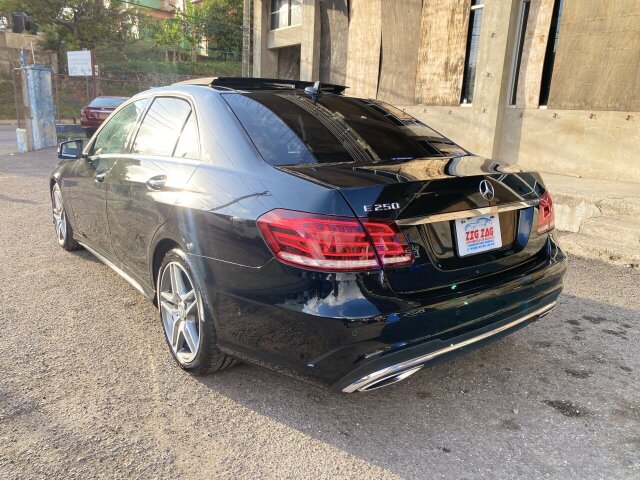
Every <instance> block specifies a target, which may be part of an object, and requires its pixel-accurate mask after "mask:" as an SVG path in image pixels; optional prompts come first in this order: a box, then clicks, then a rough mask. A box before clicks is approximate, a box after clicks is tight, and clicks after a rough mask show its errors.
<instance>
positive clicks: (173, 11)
mask: <svg viewBox="0 0 640 480" xmlns="http://www.w3.org/2000/svg"><path fill="white" fill-rule="evenodd" d="M119 1H120V3H126V4H127V5H133V6H134V7H141V8H146V9H148V10H154V11H156V12H162V13H169V14H171V13H173V14H175V13H176V12H177V10H164V9H162V8H156V7H150V6H148V5H141V4H139V3H135V2H130V1H127V0H119ZM186 1H190V0H186ZM172 6H174V7H175V5H172ZM181 15H182V16H183V17H186V18H193V19H195V18H197V17H194V16H193V15H187V14H186V13H184V12H182V13H181ZM207 23H217V24H220V25H224V26H227V27H234V28H237V29H239V30H243V28H246V27H243V25H242V24H240V23H228V22H220V21H218V20H208V21H207ZM249 29H250V30H253V27H249Z"/></svg>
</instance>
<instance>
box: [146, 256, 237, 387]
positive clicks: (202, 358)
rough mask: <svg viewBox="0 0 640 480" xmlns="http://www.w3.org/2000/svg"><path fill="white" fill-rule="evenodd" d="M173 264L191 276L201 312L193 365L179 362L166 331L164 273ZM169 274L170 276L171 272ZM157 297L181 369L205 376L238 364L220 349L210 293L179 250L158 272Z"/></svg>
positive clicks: (166, 259) (166, 337) (164, 261)
mask: <svg viewBox="0 0 640 480" xmlns="http://www.w3.org/2000/svg"><path fill="white" fill-rule="evenodd" d="M172 263H178V264H179V265H180V266H181V267H182V269H183V270H184V272H186V273H187V275H188V280H189V281H190V282H191V284H192V286H193V291H194V292H195V296H196V301H197V302H198V303H197V308H198V313H199V320H200V321H199V328H198V333H199V339H200V343H199V347H198V349H197V353H196V355H195V358H194V359H193V360H191V361H189V362H183V361H181V359H180V358H178V356H177V354H176V352H175V351H174V348H173V347H172V345H171V342H170V340H169V334H168V332H167V328H165V326H164V321H163V306H162V302H163V300H164V299H163V297H162V296H161V291H162V288H161V284H162V281H163V272H165V270H167V267H168V266H170V264H172ZM167 274H170V273H169V272H167ZM156 297H157V301H158V312H159V317H160V322H161V324H162V325H163V332H164V339H165V341H166V343H167V346H168V347H169V351H170V352H171V354H172V356H173V359H174V360H175V361H176V363H177V364H178V365H179V366H180V368H182V369H183V370H186V371H187V372H189V373H191V374H192V375H197V376H201V375H207V374H209V373H213V372H217V371H219V370H223V369H225V368H228V367H230V366H232V365H235V364H236V363H238V361H237V360H236V359H234V358H233V357H230V356H229V355H227V354H225V353H223V352H222V351H220V349H219V348H218V343H217V333H216V329H215V325H214V323H213V313H212V309H211V307H210V304H209V301H208V298H207V293H206V290H205V289H204V288H203V284H202V281H201V279H200V275H199V273H198V271H197V269H196V268H195V267H194V265H193V263H192V262H191V259H190V258H189V257H188V256H187V255H186V254H185V253H184V252H183V251H182V250H180V249H177V248H176V249H173V250H171V251H169V252H168V253H167V254H166V255H165V257H164V260H163V261H162V265H161V266H160V270H159V271H158V281H157V284H156Z"/></svg>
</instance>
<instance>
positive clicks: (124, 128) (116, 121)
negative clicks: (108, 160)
mask: <svg viewBox="0 0 640 480" xmlns="http://www.w3.org/2000/svg"><path fill="white" fill-rule="evenodd" d="M147 102H148V99H146V98H145V99H143V100H138V101H135V102H133V103H130V104H129V105H127V106H126V107H124V108H123V109H122V110H120V111H119V112H118V113H116V114H115V115H112V116H111V117H109V119H108V120H107V122H106V124H105V125H104V127H102V130H100V133H98V137H97V138H96V140H95V142H94V143H93V147H91V151H92V152H91V153H92V155H103V154H106V153H123V152H124V151H125V143H126V141H127V137H128V136H129V132H130V131H131V128H132V127H133V126H134V125H135V123H136V121H137V120H138V117H139V116H140V115H141V114H142V112H143V111H144V109H145V106H146V105H147Z"/></svg>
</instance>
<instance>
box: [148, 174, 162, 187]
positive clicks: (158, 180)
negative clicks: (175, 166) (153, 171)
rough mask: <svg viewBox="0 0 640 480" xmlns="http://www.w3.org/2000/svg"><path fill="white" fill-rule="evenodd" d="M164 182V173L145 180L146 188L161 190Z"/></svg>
mask: <svg viewBox="0 0 640 480" xmlns="http://www.w3.org/2000/svg"><path fill="white" fill-rule="evenodd" d="M165 183H167V177H166V175H158V176H157V177H151V178H150V179H149V180H147V188H148V189H149V190H161V189H162V187H164V184H165Z"/></svg>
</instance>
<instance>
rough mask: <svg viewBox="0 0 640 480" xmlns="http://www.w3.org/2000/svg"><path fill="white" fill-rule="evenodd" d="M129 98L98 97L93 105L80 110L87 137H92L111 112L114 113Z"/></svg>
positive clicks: (81, 121) (92, 101)
mask: <svg viewBox="0 0 640 480" xmlns="http://www.w3.org/2000/svg"><path fill="white" fill-rule="evenodd" d="M128 98H129V97H96V98H94V99H93V100H91V103H89V105H87V106H86V107H84V108H83V109H82V110H80V126H81V127H82V129H83V130H84V132H85V133H86V135H87V138H89V137H91V135H93V134H94V133H96V130H97V129H98V127H99V126H100V125H102V122H104V121H105V120H106V119H107V117H108V116H109V115H111V112H113V111H114V110H115V109H116V108H118V106H120V104H121V103H122V102H124V101H125V100H127V99H128Z"/></svg>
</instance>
